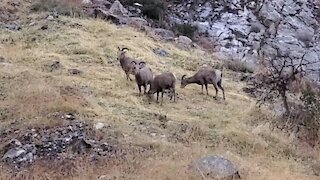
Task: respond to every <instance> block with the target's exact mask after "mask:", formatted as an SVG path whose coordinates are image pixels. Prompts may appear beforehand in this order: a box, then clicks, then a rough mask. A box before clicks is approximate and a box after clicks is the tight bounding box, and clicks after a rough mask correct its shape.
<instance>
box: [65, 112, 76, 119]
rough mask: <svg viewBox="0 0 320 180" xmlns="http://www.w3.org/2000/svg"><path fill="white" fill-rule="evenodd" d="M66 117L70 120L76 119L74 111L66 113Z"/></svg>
mask: <svg viewBox="0 0 320 180" xmlns="http://www.w3.org/2000/svg"><path fill="white" fill-rule="evenodd" d="M66 119H67V120H69V121H72V120H75V119H76V116H75V115H74V114H73V113H69V114H66Z"/></svg>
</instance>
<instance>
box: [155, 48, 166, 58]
mask: <svg viewBox="0 0 320 180" xmlns="http://www.w3.org/2000/svg"><path fill="white" fill-rule="evenodd" d="M153 52H154V53H155V54H157V55H159V56H161V57H167V56H169V53H168V52H167V51H166V50H164V49H161V48H155V49H153Z"/></svg>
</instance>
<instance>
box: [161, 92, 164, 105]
mask: <svg viewBox="0 0 320 180" xmlns="http://www.w3.org/2000/svg"><path fill="white" fill-rule="evenodd" d="M163 94H164V90H163V89H162V91H161V105H162V103H163Z"/></svg>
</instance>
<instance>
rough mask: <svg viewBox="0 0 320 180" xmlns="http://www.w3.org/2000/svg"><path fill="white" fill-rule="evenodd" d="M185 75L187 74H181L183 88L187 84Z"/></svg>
mask: <svg viewBox="0 0 320 180" xmlns="http://www.w3.org/2000/svg"><path fill="white" fill-rule="evenodd" d="M186 76H187V75H183V76H182V78H181V88H184V87H186V85H187V81H186V79H185V77H186Z"/></svg>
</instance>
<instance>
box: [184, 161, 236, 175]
mask: <svg viewBox="0 0 320 180" xmlns="http://www.w3.org/2000/svg"><path fill="white" fill-rule="evenodd" d="M190 169H191V170H192V171H193V172H195V173H196V174H198V175H199V177H202V176H205V177H207V178H216V179H230V180H233V179H240V175H239V170H238V168H237V167H236V166H235V165H234V164H233V163H232V162H231V161H229V160H228V159H225V158H223V157H219V156H207V157H203V158H201V159H199V160H197V161H195V162H194V163H192V164H191V165H190Z"/></svg>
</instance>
